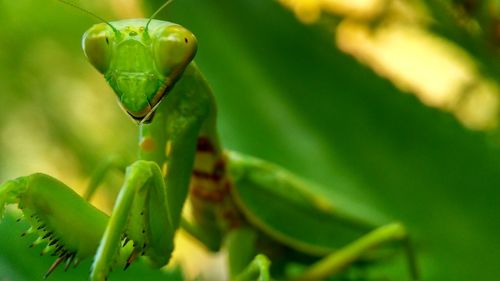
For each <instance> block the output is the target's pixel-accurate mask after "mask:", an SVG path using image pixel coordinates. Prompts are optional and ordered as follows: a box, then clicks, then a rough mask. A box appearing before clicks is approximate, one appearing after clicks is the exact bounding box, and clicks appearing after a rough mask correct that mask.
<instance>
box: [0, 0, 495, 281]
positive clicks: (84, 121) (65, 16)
mask: <svg viewBox="0 0 500 281" xmlns="http://www.w3.org/2000/svg"><path fill="white" fill-rule="evenodd" d="M334 2H339V3H341V2H342V1H321V0H314V1H312V0H311V1H306V0H302V1H300V0H297V1H291V0H282V1H274V0H265V1H251V0H240V1H232V0H213V1H196V0H177V1H176V2H174V3H173V4H172V5H171V6H170V7H168V8H167V9H166V11H164V12H162V13H160V15H159V16H158V18H159V19H166V20H170V21H174V22H177V23H179V24H182V25H183V26H185V27H187V28H188V29H190V30H191V31H193V32H194V33H195V34H196V36H197V38H198V41H199V51H198V54H197V57H196V60H197V62H198V64H199V66H200V68H201V70H202V71H203V72H204V74H205V75H206V77H207V80H208V81H209V83H210V84H211V86H212V88H213V90H214V92H215V95H216V98H217V101H218V106H219V109H220V116H219V117H220V118H219V127H220V132H221V138H222V141H223V143H224V145H225V146H226V147H228V148H230V149H234V150H238V151H241V152H244V153H247V154H251V155H255V156H258V157H261V158H263V159H267V160H270V161H273V162H275V163H278V164H280V165H282V166H284V167H286V168H288V169H290V170H291V171H293V172H295V173H297V174H299V175H301V176H303V177H305V178H307V179H310V180H312V181H314V182H317V183H321V184H322V185H323V186H325V188H324V189H321V190H317V192H319V193H321V194H323V195H324V196H325V197H326V198H328V199H330V200H332V201H333V202H335V203H336V204H340V205H344V206H349V207H350V208H352V209H354V210H355V211H356V212H358V213H360V214H362V215H365V216H369V217H371V218H373V219H376V220H380V221H389V220H400V221H402V222H404V223H405V224H406V225H407V226H408V228H409V230H410V233H411V235H412V238H413V240H414V241H415V243H416V247H417V252H418V259H419V263H420V267H421V271H422V276H423V278H422V279H423V280H441V281H443V280H454V281H455V280H468V281H470V280H497V279H498V276H500V266H499V261H500V251H499V249H500V220H499V219H498V215H499V214H500V190H499V187H500V154H499V152H500V149H499V142H498V140H499V139H498V133H497V132H498V129H497V127H496V123H497V118H498V116H497V115H498V114H497V111H498V102H497V99H498V91H497V87H498V83H499V81H500V78H499V77H500V76H499V75H500V67H499V65H500V64H499V63H498V61H499V58H500V55H499V53H498V47H499V46H500V45H499V43H500V32H499V30H500V14H499V10H498V9H497V6H496V5H497V4H496V2H497V1H467V0H463V1H458V0H457V1H432V0H429V1H399V0H393V1H384V0H380V1H368V0H366V1H361V0H359V1H352V2H351V6H352V7H350V8H349V7H348V6H349V5H348V4H346V3H345V2H349V1H343V2H344V3H343V4H338V5H335V4H334ZM371 2H373V3H375V4H373V3H371ZM363 3H364V5H365V6H370V5H372V6H370V7H372V8H373V7H375V8H374V9H373V10H366V11H371V12H364V13H363V12H359V11H365V10H363V8H359V7H363V5H362V4H363ZM370 3H371V4H370ZM161 4H162V1H157V0H154V1H144V2H142V1H125V0H124V1H119V0H113V1H97V0H88V1H81V2H79V5H81V6H82V7H84V8H86V9H89V10H91V11H93V12H95V13H97V14H99V15H100V16H102V17H104V18H106V19H110V20H114V19H123V18H127V17H137V16H141V15H150V14H151V13H152V11H153V10H154V9H155V8H157V7H159V6H160V5H161ZM358 4H359V6H357V5H358ZM345 6H346V7H347V8H346V7H345ZM353 7H354V8H353ZM356 7H358V10H356V9H355V8H356ZM94 23H96V20H95V19H94V18H92V17H89V16H88V15H86V14H84V13H82V12H79V11H78V10H75V9H73V8H71V7H68V6H66V5H63V4H61V3H59V2H57V1H50V0H43V1H25V0H22V1H0V26H1V29H2V36H0V155H1V157H0V182H3V181H4V180H7V179H10V178H13V177H17V176H21V175H26V174H30V173H34V172H45V173H48V174H51V175H53V176H55V177H57V178H59V179H61V180H62V181H64V182H65V183H67V184H68V185H70V186H72V187H74V188H75V189H76V190H78V191H79V192H81V191H82V190H83V188H84V187H85V184H86V182H87V180H88V176H89V173H91V171H92V169H93V167H95V165H96V164H97V163H99V162H100V161H101V160H103V159H105V158H106V156H109V155H117V154H119V155H123V156H124V157H126V158H127V159H130V160H131V161H132V160H133V158H134V154H135V148H134V147H135V142H136V129H137V128H136V125H135V124H134V123H133V122H131V121H130V120H129V118H128V117H127V116H126V115H125V114H123V113H122V112H121V111H120V109H119V107H118V106H117V104H116V101H115V100H114V95H113V94H112V92H111V89H110V88H108V87H107V85H106V84H105V82H104V79H103V78H102V77H101V76H100V75H99V74H98V73H97V72H96V71H95V70H94V69H92V67H91V66H90V65H89V64H88V63H87V62H86V61H85V58H84V55H83V53H82V52H81V50H80V40H81V35H82V34H83V32H84V31H85V30H86V29H87V28H88V27H90V26H91V25H92V24H94ZM394 26H397V28H398V30H399V31H400V32H401V34H403V35H405V34H406V35H408V34H410V35H412V34H419V35H422V37H418V36H410V37H408V38H405V37H404V36H403V37H402V39H401V38H400V39H399V41H389V42H388V41H387V40H396V39H394V38H393V37H390V36H379V35H384V34H389V33H384V32H389V31H390V30H391V28H392V27H394ZM388 30H389V31H388ZM415 31H417V33H415ZM429 38H432V40H429ZM375 39H376V40H375ZM384 39H385V41H383V40H384ZM375 41H377V42H378V43H377V44H379V45H376V44H375V43H373V42H375ZM379 41H380V42H379ZM410 41H411V42H410ZM370 42H371V43H370ZM381 42H382V43H381ZM384 42H385V43H384ZM387 42H388V43H387ZM394 42H406V43H408V45H401V46H400V45H397V44H395V43H394ZM429 42H431V43H429ZM361 43H363V44H361ZM372 43H373V45H370V44H372ZM384 44H386V45H384ZM339 46H340V49H339ZM377 46H378V47H377ZM391 48H392V49H391ZM341 49H342V50H341ZM422 50H425V51H427V52H428V53H420V51H422ZM404 51H407V52H406V53H405V52H404ZM433 52H437V53H439V54H441V57H440V56H437V57H436V56H433V55H432V54H433ZM398 54H400V57H397V55H398ZM422 54H428V55H429V56H428V57H426V56H423V55H422ZM442 56H448V57H447V60H445V61H446V62H452V63H451V66H450V65H448V64H446V63H443V61H442V60H441V59H442ZM405 63H406V64H405ZM391 67H392V68H391ZM391 69H392V70H391ZM457 69H458V70H460V71H462V72H460V73H465V74H463V75H462V76H460V75H459V76H457V77H458V78H456V79H455V80H453V79H448V80H446V79H447V78H446V77H449V76H447V75H450V74H453V73H456V72H457V71H458V70H457ZM464 69H465V70H464ZM418 73H421V74H422V73H423V74H427V75H428V76H431V77H430V78H434V80H432V79H428V80H426V79H421V78H419V76H418ZM429 74H430V75H429ZM405 79H406V80H405ZM446 81H448V82H447V83H445V82H446ZM436 85H437V86H439V87H437V89H439V91H434V92H432V91H431V90H429V89H431V88H432V87H431V86H436ZM432 89H436V87H434V88H432ZM449 89H454V90H453V91H451V90H450V91H449V93H448V92H447V90H449ZM414 94H416V95H414ZM437 95H442V96H446V99H439V100H438V99H437V98H436V96H437ZM119 182H120V177H119V176H118V175H116V177H111V179H109V181H108V183H107V184H108V188H105V190H104V191H102V192H101V193H102V194H101V195H102V196H100V197H99V199H98V200H96V202H95V203H96V204H98V205H99V206H100V207H102V208H103V209H105V210H108V211H109V208H110V206H111V205H112V200H110V199H107V198H112V196H113V195H114V193H116V188H117V186H119ZM113 187H114V188H113ZM10 214H13V215H12V216H11V215H9V216H6V218H5V220H4V221H3V222H2V223H0V281H7V280H9V281H10V280H15V281H18V280H41V278H42V277H41V276H42V274H43V273H44V272H45V270H46V269H47V268H48V266H50V264H51V263H52V261H53V259H52V258H50V257H43V258H40V257H39V255H38V251H35V250H33V249H28V248H27V246H28V245H29V244H30V243H31V241H30V239H31V238H28V239H26V238H23V239H21V238H19V234H20V233H21V232H22V230H23V229H25V228H26V227H27V226H26V225H19V224H15V223H14V222H13V221H14V218H15V217H16V216H19V213H17V212H16V211H15V210H14V208H12V212H10ZM186 243H187V244H189V242H184V243H180V245H184V244H186ZM186 247H191V246H186ZM194 248H196V245H195V246H194ZM190 249H191V248H190ZM182 251H183V250H182V249H181V252H182ZM185 252H186V251H185ZM179 256H182V254H179ZM184 256H185V257H187V259H188V260H189V258H190V257H191V259H193V260H194V261H192V262H191V263H192V264H194V266H193V265H191V266H186V268H188V269H189V268H195V270H196V269H200V268H205V267H206V266H205V267H203V266H202V264H201V262H200V261H199V260H197V258H198V254H194V253H191V252H190V251H187V253H184ZM215 264H216V266H221V265H220V263H215ZM89 267H90V261H87V262H85V263H83V264H82V265H80V266H79V268H78V269H77V270H76V271H75V270H70V273H63V272H62V270H57V271H56V272H55V273H54V275H53V276H51V277H50V278H52V280H86V278H87V272H88V269H89ZM207 268H208V269H207V270H208V271H210V270H212V271H220V269H218V268H213V266H208V267H207ZM188 269H186V270H187V271H189V270H188ZM384 270H388V271H394V272H396V273H395V274H396V276H403V275H401V272H400V271H402V272H404V268H403V269H401V268H392V269H391V268H389V269H381V272H385V271H384ZM117 272H121V271H120V270H117ZM171 274H173V277H171V279H172V280H176V279H178V278H179V277H178V274H177V273H171ZM175 274H177V275H175ZM193 274H198V273H191V275H190V276H193ZM398 274H399V275H398ZM206 276H212V277H206V279H210V278H217V277H213V276H216V275H209V274H208V275H206ZM139 277H141V278H142V279H143V280H168V277H166V276H165V275H164V273H160V272H159V271H156V270H151V269H149V268H148V267H147V266H145V265H143V264H141V263H137V264H134V266H132V268H131V270H130V271H127V272H125V273H115V272H113V274H112V275H111V280H136V279H137V278H139ZM215 280H216V279H215Z"/></svg>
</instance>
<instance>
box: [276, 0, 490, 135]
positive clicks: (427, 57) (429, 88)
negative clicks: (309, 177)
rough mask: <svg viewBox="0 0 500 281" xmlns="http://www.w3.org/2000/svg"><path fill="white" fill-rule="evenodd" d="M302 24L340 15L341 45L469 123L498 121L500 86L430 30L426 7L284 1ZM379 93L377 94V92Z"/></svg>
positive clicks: (395, 0) (484, 126)
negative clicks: (485, 76)
mask: <svg viewBox="0 0 500 281" xmlns="http://www.w3.org/2000/svg"><path fill="white" fill-rule="evenodd" d="M280 2H281V3H282V4H283V5H284V6H285V7H287V8H289V9H290V10H292V11H293V12H294V13H295V14H296V16H297V18H298V19H299V20H300V21H302V22H304V23H308V24H311V23H316V22H321V21H320V19H321V16H322V15H330V16H341V17H342V20H341V22H340V23H339V24H338V25H337V26H335V29H334V30H335V40H336V42H337V45H338V47H339V48H340V49H341V50H343V51H344V52H346V53H349V54H351V55H352V56H354V57H356V58H357V59H358V60H359V61H360V62H362V63H364V64H366V65H368V66H370V67H371V68H372V69H373V70H374V71H376V72H377V73H378V74H379V75H380V76H383V77H385V78H387V79H389V80H391V81H392V82H393V83H394V84H395V85H396V86H397V87H399V88H400V89H402V90H403V91H407V92H412V93H414V94H416V95H417V96H418V97H419V99H420V100H421V101H422V102H423V103H425V104H426V105H428V106H433V107H437V108H440V109H443V110H445V111H449V112H452V113H453V114H454V115H455V116H456V117H457V118H458V119H459V120H460V121H461V122H462V123H463V124H464V125H465V126H467V127H468V128H471V129H477V130H489V129H493V128H495V127H496V126H497V115H498V104H499V101H498V95H499V90H498V85H496V84H495V83H494V82H492V81H487V80H486V79H485V78H484V77H482V75H481V73H479V70H478V66H477V63H476V62H475V61H474V60H473V58H471V57H470V56H469V54H467V53H466V52H465V51H464V50H463V49H461V48H460V47H459V46H458V45H455V44H453V43H451V42H449V41H447V40H445V39H444V38H442V37H438V36H436V35H434V34H432V33H431V32H430V31H429V30H428V29H427V27H426V25H427V24H428V22H429V21H430V19H429V17H428V16H427V14H426V12H425V8H424V7H422V6H418V5H417V4H418V3H416V2H412V1H401V0H355V1H341V0H280ZM374 94H375V93H374Z"/></svg>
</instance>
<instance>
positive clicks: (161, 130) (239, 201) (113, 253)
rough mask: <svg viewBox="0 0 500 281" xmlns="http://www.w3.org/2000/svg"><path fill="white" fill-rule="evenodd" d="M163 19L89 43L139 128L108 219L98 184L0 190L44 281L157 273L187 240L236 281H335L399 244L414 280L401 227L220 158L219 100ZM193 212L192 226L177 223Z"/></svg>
mask: <svg viewBox="0 0 500 281" xmlns="http://www.w3.org/2000/svg"><path fill="white" fill-rule="evenodd" d="M168 3H169V2H167V3H166V4H168ZM166 4H165V5H163V6H162V8H163V7H165V6H166ZM160 9H161V8H160ZM160 9H159V10H160ZM159 10H158V11H159ZM158 11H157V12H158ZM157 12H155V13H154V14H153V15H152V16H151V17H150V18H149V19H130V20H121V21H113V22H107V21H105V20H102V19H101V20H102V21H103V22H102V23H99V24H96V25H94V26H93V27H91V28H90V29H89V30H88V31H87V32H86V33H85V34H84V36H83V41H82V42H83V49H84V53H85V55H86V57H87V59H88V60H89V62H90V64H91V65H92V66H93V67H94V68H95V69H96V70H97V71H98V72H100V73H101V74H102V75H103V76H104V78H105V79H106V81H107V82H108V84H109V85H110V87H111V88H112V89H113V90H114V92H115V94H116V96H117V99H118V101H119V105H120V106H121V107H122V108H123V109H124V111H125V112H126V114H128V115H129V116H130V117H131V119H133V120H134V121H135V122H137V124H138V127H139V143H138V160H137V161H136V162H134V163H132V164H131V165H129V166H128V167H127V169H126V172H125V178H124V183H123V186H122V188H121V190H120V193H119V195H118V198H117V199H116V203H115V206H114V208H113V211H112V214H111V216H108V215H106V214H104V213H103V212H102V211H100V210H98V209H97V208H95V207H93V206H92V205H91V204H90V203H88V201H89V200H90V198H91V196H92V194H93V191H94V190H93V188H95V187H96V186H97V184H95V185H93V188H92V189H91V190H89V191H88V192H87V195H86V196H84V197H83V198H82V197H80V196H79V195H78V194H76V193H75V192H73V191H72V189H70V188H69V187H68V186H66V185H65V184H63V183H61V182H60V181H58V180H57V179H55V178H53V177H51V176H48V175H45V174H33V175H29V176H25V177H20V178H17V179H14V180H10V181H7V182H5V183H3V184H2V185H0V215H1V214H2V213H3V211H4V206H5V205H6V204H18V207H19V208H20V209H21V210H22V212H23V214H24V218H25V219H26V220H28V222H29V223H30V224H31V228H30V229H29V230H28V231H27V232H26V234H34V235H38V236H39V238H38V239H37V240H36V241H35V243H37V244H41V243H46V244H47V247H46V248H45V249H44V250H43V251H44V252H46V253H50V252H52V253H55V254H56V255H57V256H58V258H57V259H56V260H55V262H54V264H53V265H52V266H51V267H50V268H49V270H48V272H47V273H46V276H48V275H49V274H50V273H51V272H52V271H53V270H55V269H56V267H57V266H58V265H60V264H61V263H63V262H65V263H66V264H67V265H69V264H71V263H72V262H77V261H78V260H82V259H85V258H92V257H93V265H92V268H91V274H90V280H92V281H103V280H107V278H108V276H110V272H111V269H112V268H114V267H116V266H125V268H126V267H128V266H129V265H130V264H131V263H132V262H133V261H134V260H136V259H137V258H138V257H139V256H143V257H144V259H146V260H147V261H148V262H149V263H150V264H151V265H152V266H154V267H162V266H164V265H166V264H168V263H169V260H170V258H171V254H172V251H173V249H174V243H173V241H174V236H175V234H176V232H177V230H178V229H179V228H183V229H184V230H186V231H187V232H188V233H189V234H190V235H191V236H193V237H194V238H196V239H197V240H199V241H200V242H201V243H202V244H203V245H204V246H206V248H207V249H209V250H211V251H219V250H221V248H226V249H227V252H228V268H229V276H230V279H231V280H272V278H273V279H278V280H323V279H327V278H330V277H332V276H340V275H342V274H344V272H345V270H346V269H347V268H348V267H350V266H353V265H354V264H356V263H358V262H362V261H372V260H375V261H376V260H377V257H378V256H379V250H390V251H392V250H393V249H392V248H391V247H390V246H391V244H392V242H396V243H399V244H400V245H401V246H402V247H400V248H401V249H403V250H404V252H405V254H406V256H407V260H408V268H409V276H410V278H411V280H414V281H415V280H418V272H417V268H416V261H415V257H414V254H413V251H412V248H411V245H410V242H409V238H408V233H407V231H406V229H405V227H404V226H403V225H402V224H401V223H397V222H395V223H390V224H387V225H376V224H372V223H370V222H367V221H365V220H363V219H361V218H358V217H356V216H354V215H352V214H350V213H349V211H348V210H339V209H337V208H336V206H334V205H332V203H330V202H328V201H325V200H324V199H322V198H321V196H319V195H317V194H315V193H313V192H312V191H310V188H309V187H310V185H311V184H310V183H308V182H307V181H305V180H303V179H300V178H299V177H297V176H295V175H293V174H292V173H290V172H288V171H286V170H285V169H284V168H281V167H278V166H277V165H274V164H271V163H269V162H266V161H264V160H260V159H257V158H254V157H251V156H247V155H243V154H240V153H237V152H234V151H228V150H224V149H223V148H222V145H221V141H220V140H219V137H218V134H217V126H216V119H217V116H216V114H217V111H216V104H215V100H214V96H213V94H212V91H211V89H210V87H209V85H208V83H207V81H206V80H205V79H204V77H203V75H202V74H201V72H200V70H199V68H198V67H197V65H196V64H195V63H194V61H193V58H194V57H195V54H196V50H197V40H196V37H195V36H194V34H192V33H191V32H190V31H188V30H187V29H186V28H184V27H182V26H180V25H178V24H174V23H170V22H166V21H160V20H155V19H153V18H154V17H155V15H156V14H157ZM111 168H113V167H112V164H111V165H109V166H106V167H105V169H104V171H103V173H106V171H107V170H109V169H111ZM188 200H189V202H190V203H191V205H192V209H193V218H192V219H191V220H188V219H185V218H183V217H182V209H183V206H184V204H185V202H186V201H188ZM398 249H399V248H398ZM382 256H383V255H382ZM297 264H301V266H298V267H297V266H294V265H297ZM293 268H298V269H295V270H292V269H293ZM111 276H112V275H111Z"/></svg>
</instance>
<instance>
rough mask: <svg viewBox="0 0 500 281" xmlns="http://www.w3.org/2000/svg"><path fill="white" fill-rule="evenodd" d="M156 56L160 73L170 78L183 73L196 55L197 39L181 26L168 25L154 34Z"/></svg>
mask: <svg viewBox="0 0 500 281" xmlns="http://www.w3.org/2000/svg"><path fill="white" fill-rule="evenodd" d="M153 48H154V55H155V63H156V67H157V69H158V71H160V73H162V74H163V75H164V76H166V77H169V76H172V75H178V74H180V73H182V71H183V70H184V68H185V67H186V66H187V65H188V64H189V63H190V62H191V60H192V59H193V58H194V55H195V54H196V49H197V42H196V37H194V35H193V33H191V32H190V31H189V30H187V29H185V28H184V27H182V26H180V25H168V26H164V27H160V28H158V29H157V30H156V31H155V32H154V45H153Z"/></svg>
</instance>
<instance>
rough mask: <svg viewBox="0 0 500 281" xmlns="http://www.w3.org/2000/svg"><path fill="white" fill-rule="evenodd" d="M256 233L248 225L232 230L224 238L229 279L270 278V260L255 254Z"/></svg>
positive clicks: (262, 280) (260, 280)
mask: <svg viewBox="0 0 500 281" xmlns="http://www.w3.org/2000/svg"><path fill="white" fill-rule="evenodd" d="M256 238H257V235H256V233H255V231H254V230H252V229H251V228H248V227H241V228H237V229H235V230H232V231H231V232H230V233H229V234H228V236H227V238H226V239H227V240H226V245H227V248H228V259H229V262H228V264H229V275H230V278H231V280H234V281H245V280H248V281H250V280H259V281H268V280H270V274H269V267H270V265H271V262H270V261H269V259H268V258H267V257H266V256H264V255H262V254H258V255H256V256H255V257H254V258H253V260H252V257H253V255H255V242H256Z"/></svg>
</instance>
